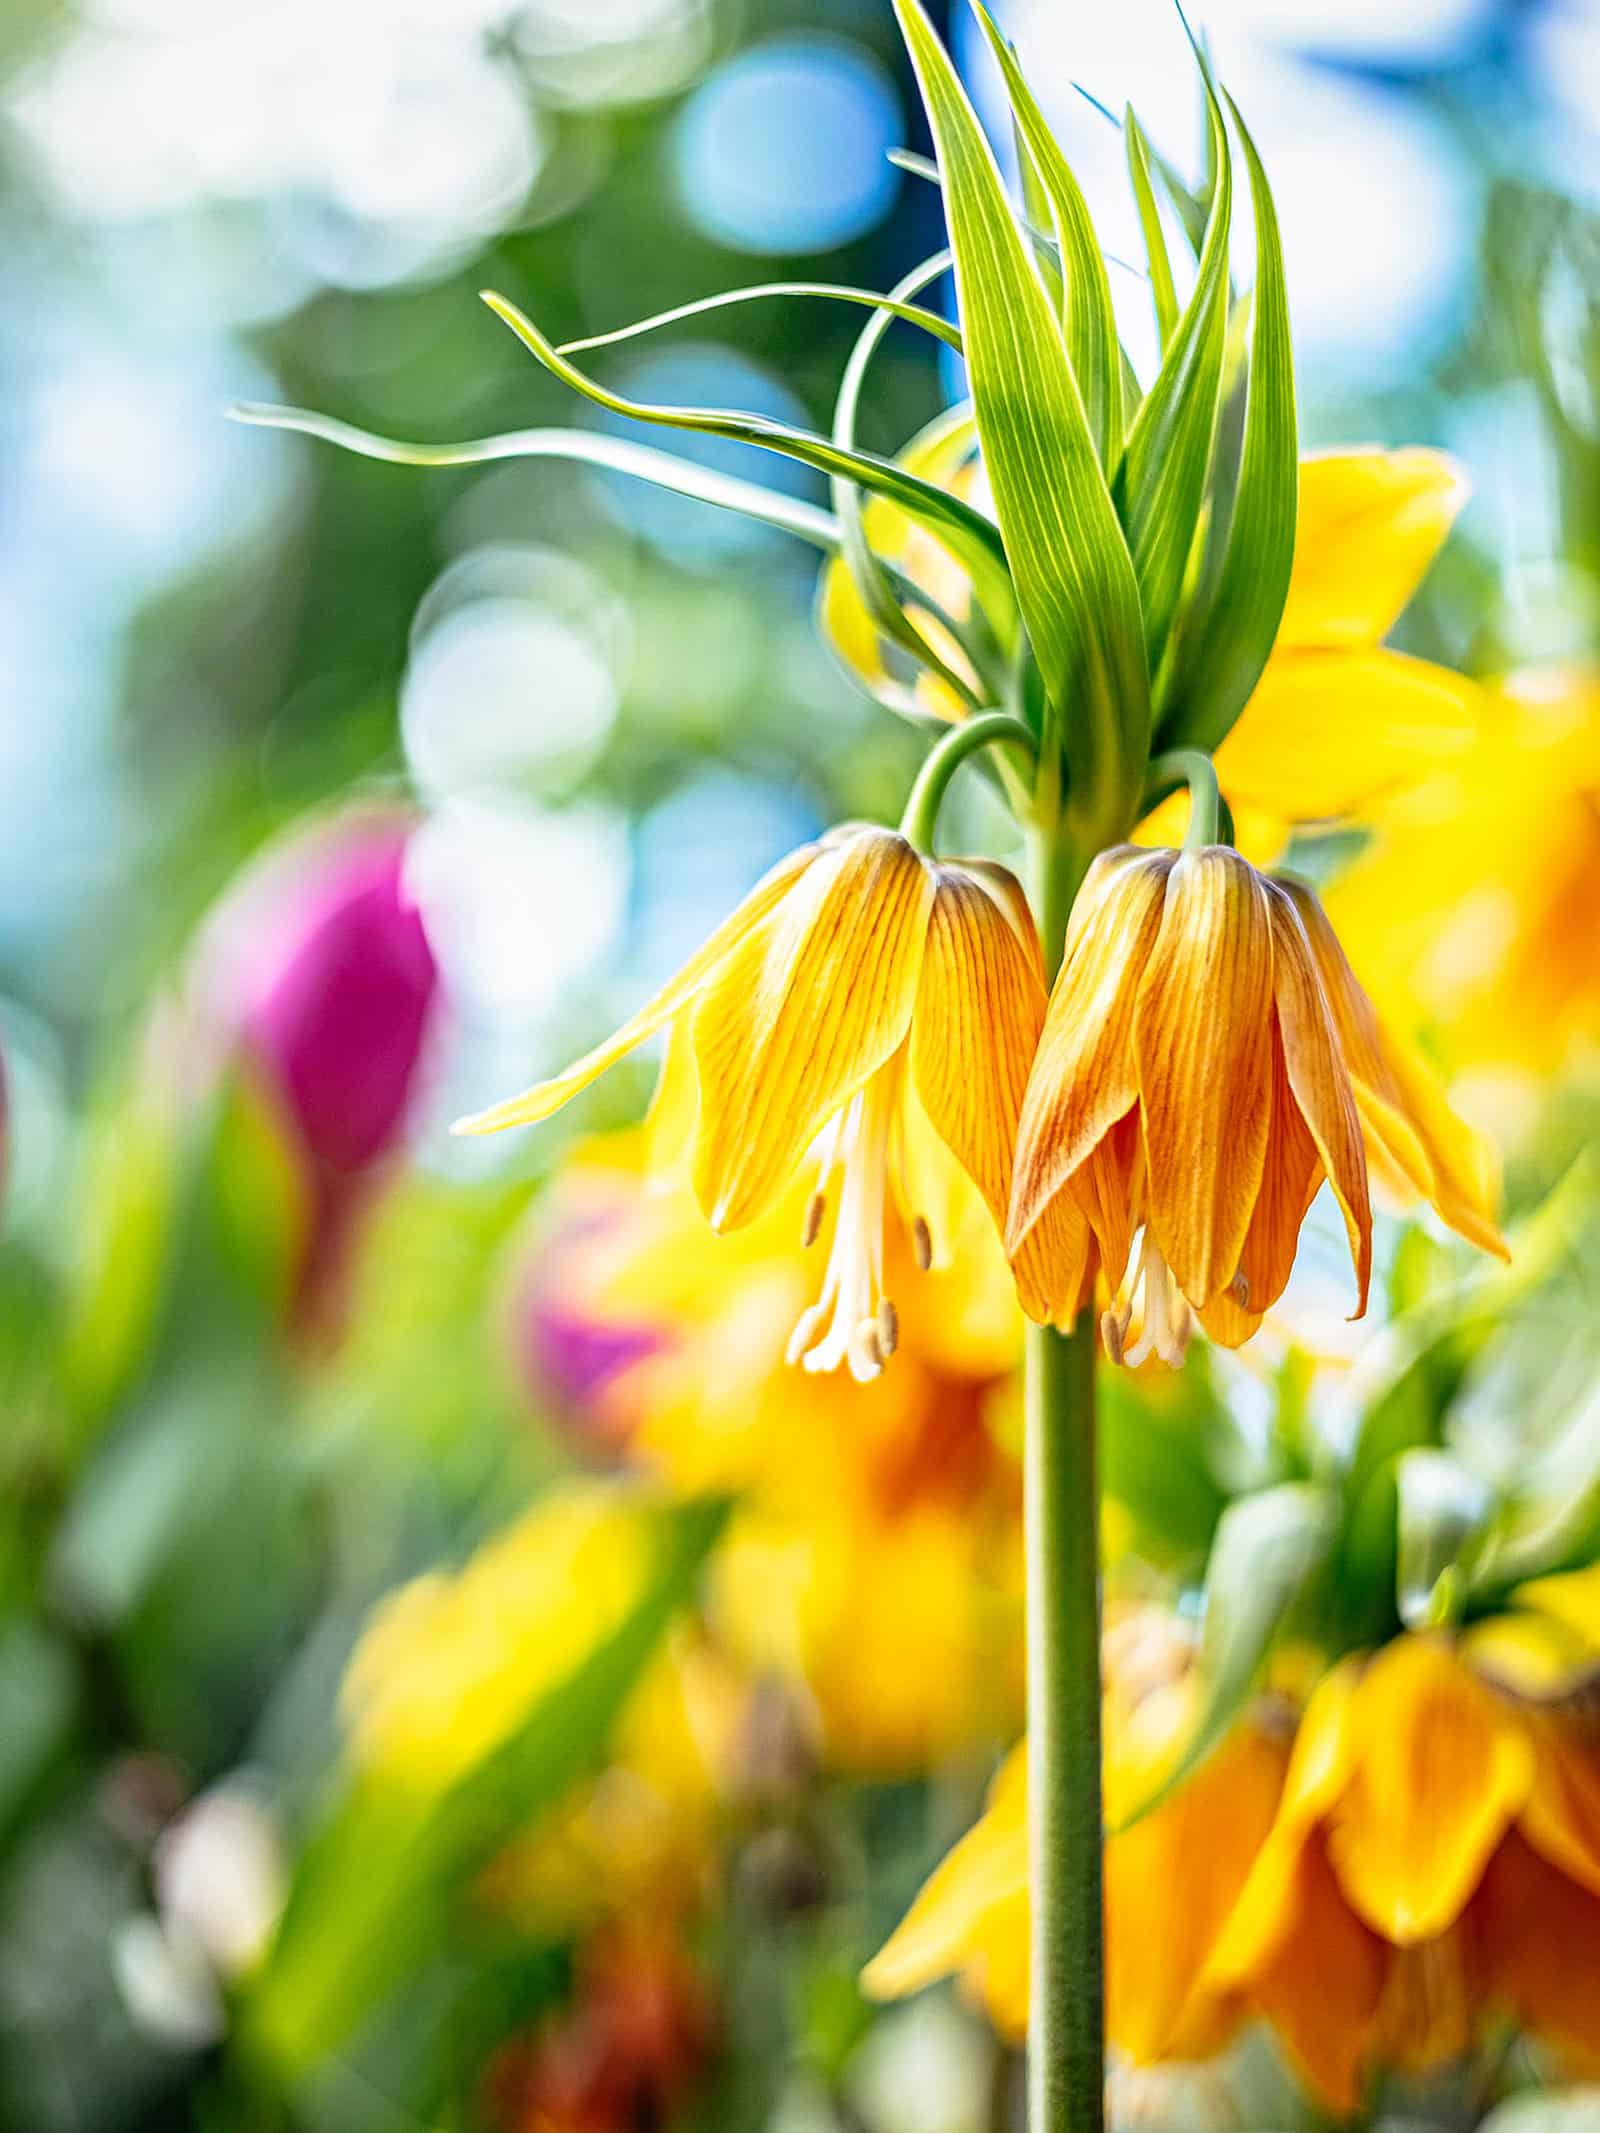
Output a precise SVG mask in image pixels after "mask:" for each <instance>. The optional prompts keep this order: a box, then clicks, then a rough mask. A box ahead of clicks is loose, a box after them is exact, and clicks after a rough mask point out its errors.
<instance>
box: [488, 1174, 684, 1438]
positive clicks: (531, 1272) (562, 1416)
mask: <svg viewBox="0 0 1600 2133" xmlns="http://www.w3.org/2000/svg"><path fill="white" fill-rule="evenodd" d="M626 1220H627V1215H626V1212H625V1211H623V1210H621V1209H616V1210H611V1211H597V1212H592V1213H589V1214H586V1215H576V1214H573V1215H569V1216H568V1217H567V1218H566V1219H564V1220H559V1219H558V1221H557V1222H556V1224H555V1225H554V1227H553V1228H552V1230H551V1231H550V1232H549V1234H548V1235H547V1236H546V1237H545V1239H544V1241H543V1242H542V1243H541V1245H540V1246H539V1248H538V1249H537V1250H536V1251H535V1252H534V1253H533V1254H532V1255H531V1256H530V1257H529V1259H528V1260H527V1262H526V1265H525V1266H524V1267H523V1268H522V1270H521V1271H520V1273H519V1275H518V1277H517V1280H516V1282H515V1284H514V1288H513V1294H512V1300H511V1324H510V1337H511V1346H512V1351H513V1356H514V1360H515V1363H516V1366H517V1372H518V1375H519V1377H520V1379H521V1381H522V1383H523V1385H524V1386H525V1387H526V1388H527V1392H528V1395H529V1398H530V1399H531V1401H532V1402H533V1404H534V1405H535V1406H536V1407H538V1408H540V1409H541V1410H543V1411H544V1412H545V1413H547V1414H548V1415H549V1416H550V1417H551V1419H552V1420H553V1421H555V1422H556V1423H557V1424H558V1425H559V1426H560V1428H561V1430H562V1432H563V1434H564V1435H565V1436H566V1438H567V1440H568V1442H569V1443H570V1445H571V1447H572V1449H573V1450H574V1451H576V1452H577V1453H578V1454H579V1455H580V1456H581V1457H584V1458H587V1459H590V1460H594V1461H596V1462H598V1463H600V1464H604V1465H610V1464H613V1463H615V1462H617V1461H619V1460H622V1459H624V1458H625V1457H626V1456H627V1452H628V1446H629V1441H630V1439H631V1438H632V1435H633V1431H634V1425H635V1422H636V1420H637V1415H636V1413H635V1406H634V1402H633V1400H632V1399H631V1398H630V1394H629V1385H628V1379H629V1375H630V1373H631V1372H632V1371H633V1369H634V1367H635V1365H637V1364H639V1363H643V1362H646V1361H648V1359H649V1358H650V1357H651V1356H653V1355H657V1354H659V1353H660V1352H661V1351H662V1350H663V1349H664V1348H666V1347H667V1346H668V1342H669V1336H668V1335H667V1333H666V1332H665V1331H664V1330H663V1329H661V1328H659V1327H656V1326H652V1325H649V1324H647V1323H645V1322H643V1321H642V1320H636V1319H630V1318H626V1317H621V1316H618V1315H617V1314H615V1313H614V1312H610V1311H608V1310H606V1309H605V1308H604V1307H603V1306H602V1305H601V1304H600V1303H599V1302H597V1301H596V1299H595V1297H594V1296H593V1294H592V1293H590V1291H591V1289H592V1277H593V1273H594V1269H595V1263H596V1261H597V1260H598V1259H600V1258H601V1257H602V1256H603V1255H604V1253H605V1251H606V1249H607V1247H608V1244H611V1243H614V1242H615V1231H616V1227H617V1225H618V1224H619V1223H622V1222H625V1221H626Z"/></svg>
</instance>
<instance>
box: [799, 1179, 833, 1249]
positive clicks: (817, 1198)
mask: <svg viewBox="0 0 1600 2133" xmlns="http://www.w3.org/2000/svg"><path fill="white" fill-rule="evenodd" d="M827 1212H828V1196H827V1194H826V1193H824V1192H814V1193H813V1194H812V1195H811V1197H810V1199H809V1200H808V1201H807V1202H806V1218H805V1222H804V1224H803V1225H802V1227H801V1230H800V1246H801V1249H802V1250H806V1249H808V1248H809V1247H810V1246H811V1245H813V1244H815V1243H816V1241H817V1239H818V1238H819V1237H820V1236H821V1235H822V1223H823V1217H824V1216H825V1215H826V1214H827Z"/></svg>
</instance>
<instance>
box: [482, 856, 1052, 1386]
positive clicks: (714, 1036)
mask: <svg viewBox="0 0 1600 2133" xmlns="http://www.w3.org/2000/svg"><path fill="white" fill-rule="evenodd" d="M1044 1004H1045V982H1044V969H1043V964H1042V961H1041V958H1040V952H1039V943H1038V936H1037V933H1036V932H1035V929H1034V925H1033V920H1032V918H1031V916H1030V915H1029V912H1028V907H1027V904H1026V901H1025V899H1024V897H1023V894H1022V890H1021V888H1020V886H1019V885H1018V883H1017V882H1016V880H1015V879H1014V878H1013V876H1012V875H1010V874H1009V873H1007V871H1006V870H1005V869H1004V868H1003V867H1000V866H995V865H993V864H991V863H989V862H987V861H983V860H969V861H956V860H932V859H927V858H924V856H923V855H922V854H921V853H920V852H919V851H918V850H916V848H915V847H914V846H913V845H912V844H911V843H910V842H909V841H908V840H907V839H906V838H905V837H903V836H901V835H899V834H898V833H897V832H894V831H891V830H885V829H876V828H871V827H868V826H864V825H860V824H853V825H849V826H846V827H845V828H842V829H838V830H834V831H831V832H830V833H829V834H828V835H827V836H826V837H824V838H823V839H822V840H821V841H820V842H819V843H817V844H814V845H807V846H804V847H803V848H802V849H801V850H799V851H797V852H795V853H793V854H791V855H790V857H789V858H787V859H785V860H783V861H782V862H781V863H780V864H779V865H778V866H777V867H775V868H774V869H773V870H772V871H771V872H770V873H769V874H767V875H766V876H765V878H764V879H763V880H762V881H760V882H759V883H758V884H757V886H756V887H755V888H754V889H753V890H752V891H751V893H750V895H749V896H748V897H746V899H745V901H744V902H743V903H742V904H741V905H740V906H739V908H738V910H736V911H735V912H734V913H733V915H732V916H731V917H730V918H728V919H727V920H726V921H725V922H724V923H723V924H722V926H720V927H719V928H718V929H717V931H716V932H715V933H714V934H712V936H711V938H710V939H709V940H708V941H707V942H706V944H705V946H704V947H703V948H701V949H700V950H699V952H698V953H697V954H696V955H694V956H692V957H691V958H690V959H689V961H688V962H687V963H686V964H685V965H684V966H683V968H682V969H681V970H680V971H679V972H678V974H677V975H676V977H674V978H672V979H671V980H670V981H669V982H668V983H667V984H666V985H665V986H663V988H662V989H661V991H660V992H658V993H657V994H656V996H655V998H654V999H653V1000H651V1001H650V1002H649V1003H648V1004H647V1005H646V1006H644V1007H643V1008H641V1009H640V1010H639V1012H638V1013H637V1014H636V1015H634V1016H633V1017H632V1018H631V1019H630V1020H629V1021H627V1022H625V1023H624V1024H623V1026H622V1028H621V1029H619V1030H618V1031H617V1032H616V1034H615V1035H614V1036H612V1037H610V1038H608V1039H607V1040H606V1042H605V1043H604V1044H601V1045H599V1046H597V1047H596V1048H595V1050H593V1051H592V1052H589V1053H588V1054H586V1056H585V1057H584V1058H582V1059H580V1060H578V1061H577V1062H576V1064H575V1065H573V1066H572V1067H570V1068H568V1070H567V1071H566V1072H565V1073H564V1074H561V1075H558V1076H557V1077H556V1078H555V1079H554V1080H553V1081H545V1082H541V1083H539V1084H538V1085H537V1086H536V1087H535V1088H532V1089H529V1090H528V1091H527V1092H526V1093H525V1094H524V1095H522V1096H517V1097H513V1098H512V1099H511V1100H510V1102H508V1103H503V1104H500V1105H497V1106H496V1107H495V1108H494V1109H493V1110H490V1111H485V1112H483V1113H481V1114H480V1115H479V1116H477V1117H475V1118H469V1119H465V1120H463V1121H462V1122H461V1124H460V1126H459V1127H458V1128H457V1130H458V1131H462V1132H468V1133H490V1132H495V1131H497V1130H499V1129H500V1128H502V1127H506V1126H520V1125H527V1124H530V1123H532V1122H534V1121H535V1120H538V1119H544V1118H548V1117H549V1116H550V1115H551V1114H552V1112H555V1111H557V1110H559V1109H560V1108H561V1106H562V1105H563V1104H565V1103H566V1102H568V1101H569V1100H570V1099H571V1098H572V1097H574V1096H576V1095H577V1094H578V1092H579V1091H580V1090H582V1089H584V1088H587V1087H588V1085H589V1083H590V1082H592V1081H594V1080H595V1079H596V1077H597V1076H598V1075H600V1074H602V1073H604V1072H605V1070H606V1068H607V1067H609V1066H610V1065H612V1064H613V1062H614V1061H616V1060H618V1059H620V1058H621V1057H622V1056H623V1055H624V1054H625V1053H627V1052H629V1051H631V1050H632V1049H633V1048H634V1047H635V1046H636V1045H638V1044H641V1043H642V1042H643V1041H644V1040H645V1038H647V1037H648V1036H650V1035H651V1034H652V1033H653V1032H654V1031H656V1030H658V1029H661V1028H662V1027H663V1026H665V1025H666V1024H668V1023H673V1024H675V1025H677V1032H676V1034H675V1039H674V1043H675V1046H676V1045H677V1044H678V1041H679V1039H680V1038H681V1039H682V1040H683V1042H684V1045H685V1049H683V1050H678V1051H676V1053H675V1055H670V1056H669V1064H668V1070H667V1073H666V1074H665V1075H664V1077H663V1081H664V1084H666V1083H669V1082H675V1081H676V1080H677V1078H678V1076H679V1074H680V1073H682V1072H685V1071H686V1070H687V1069H688V1068H689V1067H691V1066H692V1079H693V1083H694V1087H695V1090H696V1092H697V1096H698V1110H697V1115H696V1118H695V1123H694V1125H693V1128H692V1147H691V1157H690V1169H691V1175H692V1179H693V1184H694V1190H695V1195H696V1197H697V1199H698V1200H699V1203H700V1206H701V1209H702V1210H703V1212H704V1214H705V1215H706V1218H707V1219H708V1221H709V1222H710V1223H711V1225H712V1227H713V1228H715V1229H718V1230H729V1229H738V1228H740V1227H742V1226H743V1225H744V1224H746V1223H748V1222H751V1221H753V1220H754V1219H755V1218H756V1217H757V1216H759V1215H761V1214H762V1213H763V1212H764V1211H765V1210H766V1209H768V1208H769V1207H771V1206H772V1205H773V1204H774V1203H775V1202H776V1201H777V1200H778V1199H779V1197H780V1196H781V1195H782V1193H783V1190H784V1188H785V1186H786V1185H787V1184H788V1183H789V1181H790V1179H791V1178H792V1177H793V1176H794V1175H795V1173H796V1171H797V1170H798V1168H799V1167H800V1165H801V1163H802V1162H803V1160H804V1159H805V1157H806V1155H807V1152H808V1151H810V1154H811V1158H812V1160H813V1161H814V1163H815V1165H816V1191H815V1193H814V1195H813V1197H812V1199H811V1201H810V1203H809V1208H808V1211H807V1214H806V1217H805V1222H804V1241H805V1242H806V1243H807V1244H810V1243H811V1242H813V1241H814V1240H815V1239H816V1237H817V1236H818V1235H819V1234H820V1232H821V1229H822V1226H823V1223H824V1221H825V1219H826V1212H827V1208H828V1205H829V1203H830V1202H832V1203H834V1205H835V1206H836V1209H837V1213H836V1216H835V1220H834V1227H833V1237H832V1243H831V1247H830V1251H829V1257H828V1263H827V1270H826V1273H825V1275H824V1277H823V1284H822V1294H821V1297H820V1299H819V1301H818V1302H817V1303H816V1304H815V1305H813V1306H812V1307H811V1308H810V1309H809V1310H807V1311H806V1312H805V1313H804V1314H803V1315H802V1317H801V1319H800V1321H799V1324H798V1325H797V1326H796V1328H795V1331H794V1336H793V1339H792V1341H791V1343H790V1350H789V1353H790V1359H791V1361H804V1363H805V1364H806V1366H807V1367H808V1368H809V1369H813V1370H835V1369H837V1368H838V1367H839V1366H840V1365H841V1364H848V1366H849V1368H850V1370H851V1372H852V1374H853V1375H854V1376H855V1377H857V1378H859V1379H863V1380H866V1379H870V1378H873V1377H876V1376H877V1375H878V1373H879V1372H880V1371H881V1370H882V1368H883V1365H884V1363H885V1361H886V1360H887V1359H888V1357H889V1356H890V1355H891V1354H892V1353H893V1350H894V1347H895V1342H896V1339H897V1336H898V1318H897V1314H896V1312H895V1307H894V1304H893V1302H892V1300H891V1299H890V1298H889V1297H888V1295H887V1294H886V1293H885V1288H884V1231H885V1223H886V1221H887V1219H888V1217H889V1214H890V1211H891V1208H893V1209H895V1210H898V1213H899V1215H900V1217H901V1218H902V1220H903V1221H904V1224H905V1226H906V1229H907V1232H908V1234H909V1236H910V1238H911V1240H912V1243H913V1248H914V1250H915V1254H916V1257H917V1260H918V1261H919V1263H920V1264H921V1265H923V1266H924V1267H926V1266H929V1265H931V1264H933V1263H934V1261H935V1259H936V1258H937V1257H939V1256H940V1254H941V1247H943V1246H944V1245H946V1244H947V1243H948V1239H947V1238H946V1237H945V1236H943V1235H942V1234H941V1231H942V1230H943V1229H944V1228H945V1226H946V1224H945V1222H944V1220H943V1218H942V1210H944V1209H945V1208H946V1207H947V1206H948V1204H949V1201H950V1196H951V1184H952V1176H951V1173H952V1168H953V1166H952V1165H951V1164H950V1162H949V1156H948V1155H947V1154H946V1153H945V1151H946V1150H948V1151H949V1155H953V1156H954V1157H955V1159H956V1162H957V1163H958V1164H959V1165H960V1168H961V1170H963V1171H965V1173H966V1174H967V1176H968V1177H969V1178H970V1179H971V1180H972V1182H973V1184H974V1185H975V1186H976V1187H977V1189H978V1191H979V1192H980V1193H981V1194H982V1196H983V1198H984V1199H985V1200H986V1201H987V1203H988V1205H989V1207H990V1209H991V1210H992V1212H993V1213H994V1216H995V1219H996V1220H997V1221H1001V1220H1003V1219H1004V1214H1005V1209H1006V1205H1007V1203H1008V1200H1009V1196H1010V1189H1011V1157H1012V1148H1013V1145H1014V1142H1015V1137H1016V1123H1017V1115H1018V1112H1019V1110H1020V1108H1021V1103H1022V1091H1023V1087H1024V1085H1025V1083H1026V1080H1027V1073H1028V1064H1029V1061H1030V1060H1031V1059H1032V1056H1033V1050H1034V1045H1035V1043H1036V1042H1037V1039H1038V1034H1039V1029H1040V1026H1041V1024H1042V1022H1043V1019H1044ZM676 1093H677V1092H676V1091H674V1095H676ZM1066 1220H1067V1221H1068V1222H1069V1223H1070V1222H1071V1221H1073V1220H1074V1217H1073V1216H1072V1215H1071V1213H1070V1211H1069V1213H1068V1215H1067V1217H1066ZM1080 1226H1081V1225H1080ZM1053 1234H1054V1232H1053V1231H1052V1235H1053ZM1034 1263H1035V1261H1034V1256H1033V1255H1027V1256H1025V1257H1024V1258H1023V1259H1022V1261H1021V1262H1020V1265H1019V1279H1020V1280H1021V1282H1022V1283H1023V1287H1024V1295H1025V1300H1027V1299H1028V1298H1031V1301H1032V1303H1033V1305H1034V1307H1035V1308H1039V1307H1040V1304H1041V1299H1040V1297H1039V1295H1038V1294H1037V1293H1036V1292H1035V1291H1034V1290H1033V1288H1032V1287H1031V1285H1030V1284H1031V1276H1032V1269H1033V1266H1034Z"/></svg>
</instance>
